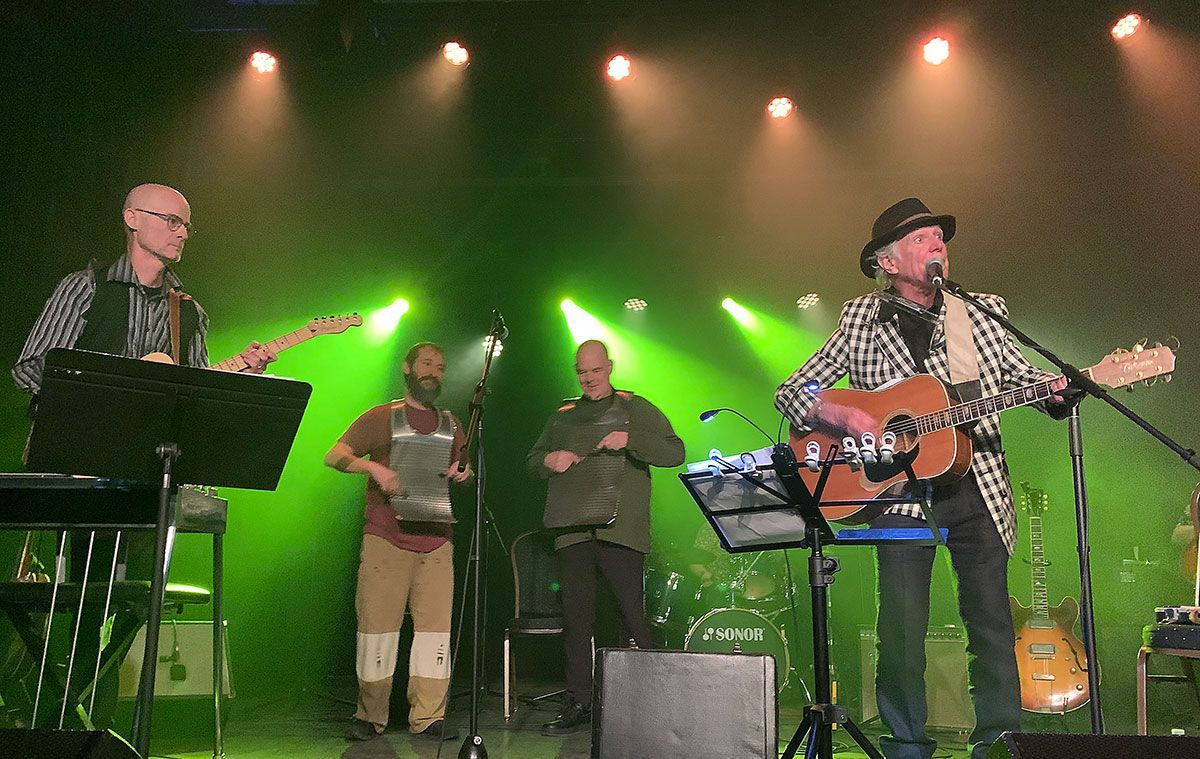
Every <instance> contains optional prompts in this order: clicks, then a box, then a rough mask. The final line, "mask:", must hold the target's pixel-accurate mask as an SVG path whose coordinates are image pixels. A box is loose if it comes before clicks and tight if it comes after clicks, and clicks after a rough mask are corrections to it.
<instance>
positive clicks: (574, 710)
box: [542, 701, 592, 735]
mask: <svg viewBox="0 0 1200 759" xmlns="http://www.w3.org/2000/svg"><path fill="white" fill-rule="evenodd" d="M591 724H592V707H590V706H584V705H583V704H581V703H579V702H578V701H572V702H571V703H569V704H567V705H566V706H565V707H563V710H562V712H561V713H560V714H559V715H558V717H556V718H555V719H553V720H551V721H550V722H547V723H546V724H544V725H542V735H571V734H573V733H578V732H580V731H582V730H587V729H588V727H589V726H590V725H591Z"/></svg>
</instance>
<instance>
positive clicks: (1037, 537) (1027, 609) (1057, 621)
mask: <svg viewBox="0 0 1200 759" xmlns="http://www.w3.org/2000/svg"><path fill="white" fill-rule="evenodd" d="M1021 490H1022V491H1023V492H1022V493H1021V508H1022V509H1024V510H1025V511H1026V512H1028V514H1029V565H1030V568H1031V571H1030V574H1031V577H1032V581H1031V585H1032V590H1031V593H1030V601H1029V606H1022V605H1021V602H1020V601H1018V600H1017V599H1016V598H1015V597H1014V596H1009V597H1008V605H1009V607H1010V609H1011V610H1012V617H1013V629H1015V630H1016V633H1017V643H1016V646H1015V648H1014V651H1015V653H1016V656H1017V672H1018V674H1019V676H1020V681H1021V708H1022V709H1023V710H1025V711H1027V712H1038V713H1041V714H1064V713H1066V712H1070V711H1074V710H1075V709H1078V708H1079V707H1081V706H1083V705H1084V704H1086V703H1087V702H1088V700H1089V699H1090V698H1091V693H1090V691H1089V690H1088V678H1087V655H1086V652H1085V651H1084V650H1083V642H1082V641H1080V640H1079V638H1078V636H1076V635H1075V623H1076V622H1078V621H1079V602H1078V601H1076V600H1075V599H1074V598H1071V597H1070V596H1065V597H1063V600H1062V601H1060V602H1059V603H1058V605H1057V606H1053V607H1052V606H1050V603H1049V600H1048V599H1049V593H1048V591H1047V590H1046V565H1047V563H1046V555H1045V553H1044V552H1043V550H1042V514H1044V513H1045V511H1046V504H1047V502H1048V499H1047V498H1046V492H1045V491H1044V490H1039V489H1037V488H1033V487H1030V486H1029V483H1028V482H1022V483H1021Z"/></svg>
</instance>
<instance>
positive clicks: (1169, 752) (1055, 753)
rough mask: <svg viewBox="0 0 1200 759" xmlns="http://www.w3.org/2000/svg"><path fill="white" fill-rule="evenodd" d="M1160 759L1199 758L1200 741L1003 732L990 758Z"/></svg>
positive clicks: (1164, 737) (1147, 737)
mask: <svg viewBox="0 0 1200 759" xmlns="http://www.w3.org/2000/svg"><path fill="white" fill-rule="evenodd" d="M1084 757H1086V758H1087V759H1130V758H1131V757H1132V758H1133V759H1159V757H1162V758H1163V759H1166V758H1167V757H1180V758H1182V757H1200V738H1192V737H1188V736H1179V737H1176V736H1173V735H1072V734H1070V733H1004V734H1003V735H1001V736H1000V739H999V740H998V741H996V742H995V743H993V744H992V748H991V749H990V750H989V751H988V759H1084Z"/></svg>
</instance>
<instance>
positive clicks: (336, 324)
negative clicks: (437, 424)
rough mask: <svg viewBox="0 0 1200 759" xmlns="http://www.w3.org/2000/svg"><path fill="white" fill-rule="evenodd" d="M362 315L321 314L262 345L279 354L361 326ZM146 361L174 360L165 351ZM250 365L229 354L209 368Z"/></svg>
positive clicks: (228, 369)
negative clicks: (310, 341)
mask: <svg viewBox="0 0 1200 759" xmlns="http://www.w3.org/2000/svg"><path fill="white" fill-rule="evenodd" d="M362 323H363V322H362V317H361V316H359V315H358V314H351V315H349V316H321V317H318V318H316V319H313V320H312V321H310V322H309V323H308V324H306V325H305V326H303V327H301V328H300V329H298V330H295V331H294V332H289V333H287V334H286V335H282V336H280V337H277V338H275V339H274V340H272V341H271V342H269V343H266V344H264V346H263V347H265V348H269V349H270V350H271V351H272V352H274V353H275V354H276V355H279V354H280V353H282V352H283V351H284V350H287V349H288V348H291V347H293V346H296V345H299V344H300V343H302V342H304V341H305V340H308V339H311V338H314V337H316V336H317V335H337V334H341V333H342V332H345V331H346V330H348V329H350V328H351V327H359V326H362ZM142 358H143V359H145V360H146V361H157V362H158V363H160V364H173V363H175V362H174V361H172V360H171V357H170V356H168V355H167V354H165V353H150V354H147V355H145V356H142ZM249 366H250V365H249V364H247V363H246V360H245V359H243V358H242V357H241V355H237V356H230V357H229V358H227V359H225V360H224V361H221V362H218V363H216V364H213V365H212V366H210V367H208V368H209V369H219V370H221V371H225V372H243V371H245V370H246V369H247V368H248V367H249Z"/></svg>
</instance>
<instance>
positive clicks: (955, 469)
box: [790, 344, 1175, 524]
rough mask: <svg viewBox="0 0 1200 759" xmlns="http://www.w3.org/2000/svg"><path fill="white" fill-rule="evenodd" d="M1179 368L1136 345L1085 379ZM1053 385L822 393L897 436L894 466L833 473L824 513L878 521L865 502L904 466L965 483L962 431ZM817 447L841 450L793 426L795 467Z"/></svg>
mask: <svg viewBox="0 0 1200 759" xmlns="http://www.w3.org/2000/svg"><path fill="white" fill-rule="evenodd" d="M1174 370H1175V353H1174V351H1173V350H1172V349H1171V348H1168V347H1165V346H1161V345H1156V346H1154V347H1145V346H1144V345H1142V344H1139V345H1136V346H1134V349H1133V350H1131V351H1126V350H1117V351H1114V352H1113V353H1110V354H1108V355H1107V356H1105V357H1104V359H1103V360H1102V361H1100V363H1098V364H1096V365H1095V366H1092V367H1089V368H1087V369H1084V370H1083V373H1084V374H1086V375H1088V376H1089V377H1091V379H1092V380H1093V381H1094V382H1096V383H1098V384H1101V385H1106V386H1108V387H1114V388H1115V387H1128V388H1131V389H1132V387H1133V385H1135V384H1137V383H1138V382H1144V381H1145V382H1146V384H1150V383H1149V382H1148V380H1150V379H1152V378H1156V377H1159V376H1166V377H1167V378H1169V375H1170V372H1172V371H1174ZM1053 382H1054V380H1052V379H1048V380H1045V381H1042V382H1035V383H1034V384H1032V385H1026V386H1024V387H1018V388H1014V389H1012V390H1005V391H1004V392H1002V393H998V394H996V395H992V396H988V397H986V398H979V399H977V400H973V401H967V402H965V403H953V402H952V401H951V399H950V392H949V390H948V389H947V387H946V385H944V384H943V383H942V381H941V380H940V379H938V378H937V377H934V376H933V375H931V374H917V375H914V376H912V377H908V378H906V379H902V380H899V381H897V382H894V383H890V384H888V385H885V386H883V387H881V388H879V389H877V390H845V389H841V388H834V389H829V390H824V391H822V392H821V393H820V398H821V400H822V401H823V402H826V403H836V404H838V405H841V406H849V407H852V408H856V409H860V410H862V411H864V412H866V413H867V414H868V415H869V416H870V417H871V418H873V419H874V420H875V421H876V426H877V429H879V430H880V431H881V432H883V433H888V432H890V433H892V434H893V435H895V438H896V440H895V446H894V450H895V454H894V457H892V459H893V460H892V461H890V462H887V463H885V462H884V461H883V460H882V459H880V460H879V461H876V462H874V463H864V464H863V465H862V466H861V467H858V468H857V469H851V468H850V467H844V466H837V467H833V468H832V469H831V470H830V472H829V479H828V481H827V482H826V484H825V490H824V492H823V494H822V496H821V502H822V507H821V512H822V513H823V514H824V515H825V518H826V519H829V520H833V521H839V522H846V523H848V524H860V523H862V522H868V521H870V520H871V519H874V518H875V517H876V516H877V515H879V514H880V513H881V512H882V511H883V509H884V508H885V505H878V504H870V503H868V504H867V505H865V506H864V505H863V503H864V502H869V501H871V500H872V499H875V498H878V497H880V496H881V495H883V494H884V493H885V491H887V490H888V489H889V488H891V487H892V486H894V485H897V484H900V483H903V482H905V481H906V480H907V477H906V475H905V472H904V466H905V464H906V463H911V465H912V468H913V473H914V474H915V475H916V476H917V479H919V480H932V481H933V482H935V483H944V482H949V481H953V480H955V479H958V478H959V477H962V476H963V475H964V474H966V473H967V471H968V470H969V469H970V468H971V455H972V448H971V437H970V435H969V434H968V432H967V431H966V430H965V429H964V427H966V426H968V425H970V424H972V423H974V422H976V421H978V420H979V419H982V418H984V417H987V416H992V415H994V414H998V413H1000V412H1001V411H1006V410H1007V409H1010V408H1017V407H1018V406H1026V405H1029V404H1031V403H1037V402H1038V401H1044V400H1047V399H1049V398H1050V397H1051V396H1052V395H1053V394H1054V393H1053V391H1052V390H1051V389H1050V388H1051V385H1052V384H1053ZM881 437H882V436H881ZM813 442H815V443H817V444H818V445H819V447H820V450H821V451H828V450H829V448H830V446H833V445H837V446H838V447H839V448H840V447H841V444H842V443H841V440H839V439H837V438H834V437H832V436H831V435H829V434H827V433H826V432H822V431H820V430H818V431H814V432H812V433H809V434H807V435H805V434H802V433H801V432H800V431H799V430H797V429H796V428H795V427H794V426H793V427H792V429H791V434H790V443H791V447H792V450H793V451H794V452H795V454H796V459H797V460H798V461H803V460H804V459H805V458H806V451H807V449H808V448H809V446H810V444H811V443H813ZM814 447H815V446H814ZM864 461H865V459H864ZM800 475H801V477H802V478H803V479H804V481H805V484H807V485H808V487H809V489H810V490H812V489H814V488H815V487H816V484H817V480H818V479H819V477H820V474H818V473H816V472H812V471H810V470H809V469H807V468H806V467H801V468H800Z"/></svg>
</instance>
